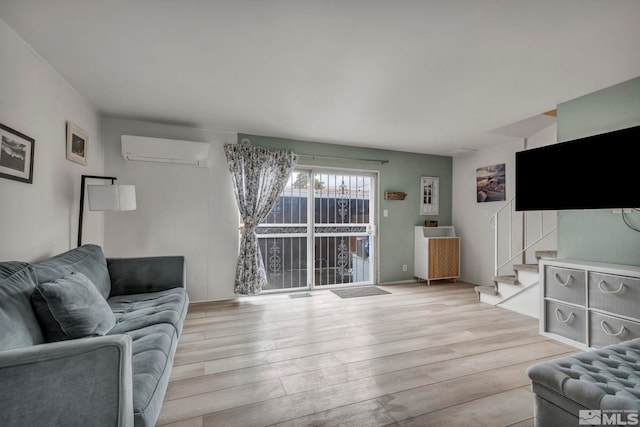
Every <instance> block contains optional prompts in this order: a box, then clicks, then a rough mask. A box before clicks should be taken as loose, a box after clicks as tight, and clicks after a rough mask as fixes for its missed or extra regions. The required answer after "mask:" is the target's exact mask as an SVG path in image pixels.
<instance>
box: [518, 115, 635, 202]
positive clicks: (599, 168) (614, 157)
mask: <svg viewBox="0 0 640 427" xmlns="http://www.w3.org/2000/svg"><path fill="white" fill-rule="evenodd" d="M638 148H640V126H636V127H631V128H627V129H622V130H618V131H614V132H608V133H604V134H600V135H594V136H589V137H586V138H580V139H576V140H573V141H567V142H561V143H558V144H553V145H548V146H545V147H539V148H533V149H531V150H525V151H520V152H517V153H516V173H515V174H516V186H515V188H516V192H515V193H516V195H515V204H516V210H517V211H539V210H563V209H611V208H638V207H640V157H639V156H638V154H637V152H636V150H637V149H638Z"/></svg>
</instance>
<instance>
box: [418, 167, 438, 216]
mask: <svg viewBox="0 0 640 427" xmlns="http://www.w3.org/2000/svg"><path fill="white" fill-rule="evenodd" d="M439 187H440V178H438V177H437V176H423V177H422V178H420V215H438V214H439V211H440V209H439V199H440V189H439Z"/></svg>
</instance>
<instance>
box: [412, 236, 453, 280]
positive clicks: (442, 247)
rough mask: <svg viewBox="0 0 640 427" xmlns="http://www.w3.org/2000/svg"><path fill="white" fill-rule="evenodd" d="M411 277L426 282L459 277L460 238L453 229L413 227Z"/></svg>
mask: <svg viewBox="0 0 640 427" xmlns="http://www.w3.org/2000/svg"><path fill="white" fill-rule="evenodd" d="M413 249H414V252H413V253H414V260H413V266H414V268H413V275H414V276H415V277H416V278H417V279H418V280H420V279H422V280H426V281H427V285H429V284H431V281H432V280H439V279H457V278H458V277H460V238H459V237H456V235H455V230H454V228H453V227H451V226H449V227H415V229H414V248H413Z"/></svg>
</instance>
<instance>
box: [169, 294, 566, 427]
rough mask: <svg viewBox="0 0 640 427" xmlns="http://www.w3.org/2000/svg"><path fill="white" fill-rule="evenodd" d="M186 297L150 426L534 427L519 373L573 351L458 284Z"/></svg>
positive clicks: (532, 321) (523, 376)
mask: <svg viewBox="0 0 640 427" xmlns="http://www.w3.org/2000/svg"><path fill="white" fill-rule="evenodd" d="M382 288H383V289H386V290H388V291H390V292H391V294H387V295H376V296H369V297H359V298H348V299H341V298H340V297H338V296H337V295H335V294H334V293H333V292H331V291H329V290H320V291H313V292H311V294H312V296H311V297H308V298H290V297H289V296H288V295H285V294H278V295H261V296H255V297H245V298H239V299H238V300H236V301H225V302H212V303H200V304H192V305H191V307H190V308H189V313H188V315H187V319H186V321H185V326H184V330H183V335H182V336H181V338H180V342H179V344H178V350H177V352H176V356H175V361H174V367H173V371H172V377H171V382H170V383H169V387H168V390H167V394H166V397H165V401H164V403H163V407H162V411H161V414H160V419H159V422H158V424H159V425H167V426H173V427H178V426H184V427H199V426H216V427H219V426H230V427H235V426H238V427H250V426H272V425H277V426H311V425H313V426H320V425H322V426H338V425H340V426H348V427H360V426H363V427H373V426H438V427H440V426H491V427H500V426H533V420H532V416H533V395H532V393H531V391H530V381H529V378H528V377H527V375H526V368H527V367H528V366H530V365H532V364H534V363H535V362H537V361H540V360H544V359H550V358H555V357H559V356H563V355H567V354H571V353H576V352H577V350H576V349H575V348H572V347H569V346H567V345H564V344H561V343H558V342H555V341H553V340H549V339H547V338H545V337H542V336H540V335H539V334H538V321H537V320H536V319H533V318H530V317H527V316H524V315H520V314H517V313H514V312H511V311H507V310H504V309H501V308H496V307H493V306H490V305H488V304H483V303H479V302H477V301H476V296H475V293H474V291H473V287H472V286H471V285H469V284H466V283H463V282H459V281H458V282H457V283H451V282H445V281H442V282H433V283H432V284H431V286H426V285H425V284H424V283H419V284H418V283H408V284H401V285H391V286H382Z"/></svg>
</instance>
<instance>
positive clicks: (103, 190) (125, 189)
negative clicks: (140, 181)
mask: <svg viewBox="0 0 640 427" xmlns="http://www.w3.org/2000/svg"><path fill="white" fill-rule="evenodd" d="M87 190H88V192H89V210H91V211H135V210H136V187H135V186H134V185H88V186H87Z"/></svg>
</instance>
